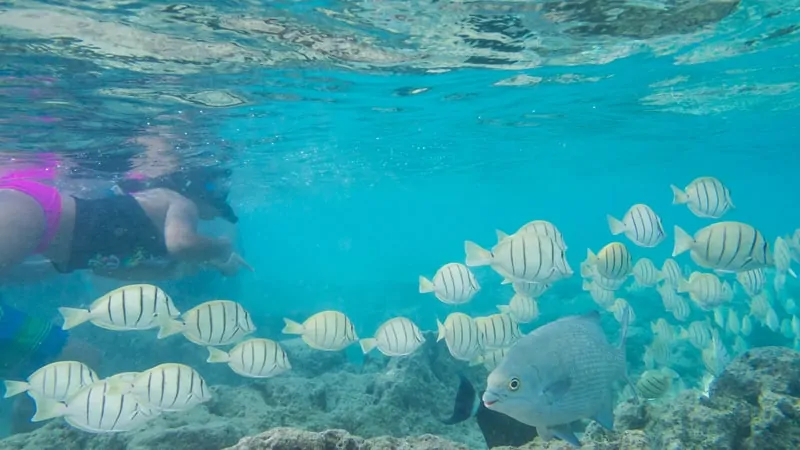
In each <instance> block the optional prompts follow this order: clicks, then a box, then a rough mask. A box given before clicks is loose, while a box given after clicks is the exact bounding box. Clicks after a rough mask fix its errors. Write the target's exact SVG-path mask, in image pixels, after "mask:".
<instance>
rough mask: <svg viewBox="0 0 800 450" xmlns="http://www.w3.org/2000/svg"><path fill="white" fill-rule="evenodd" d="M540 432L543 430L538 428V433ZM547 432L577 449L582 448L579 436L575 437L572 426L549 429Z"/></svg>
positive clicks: (558, 426) (566, 425) (557, 426)
mask: <svg viewBox="0 0 800 450" xmlns="http://www.w3.org/2000/svg"><path fill="white" fill-rule="evenodd" d="M539 430H541V428H537V431H539ZM547 432H548V433H549V434H550V436H555V437H557V438H559V439H561V440H562V441H564V442H568V443H570V444H572V445H574V446H576V447H580V446H581V441H579V440H578V436H575V433H573V432H572V427H571V425H570V424H565V425H556V426H553V427H548V428H547ZM540 433H541V431H540ZM540 436H541V434H540Z"/></svg>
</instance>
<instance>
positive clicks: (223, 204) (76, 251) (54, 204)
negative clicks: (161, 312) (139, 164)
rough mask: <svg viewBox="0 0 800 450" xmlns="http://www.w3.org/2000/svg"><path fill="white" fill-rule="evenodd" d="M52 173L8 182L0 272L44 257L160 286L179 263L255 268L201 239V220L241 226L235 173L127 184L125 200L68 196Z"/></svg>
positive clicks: (226, 270) (0, 190) (230, 270)
mask: <svg viewBox="0 0 800 450" xmlns="http://www.w3.org/2000/svg"><path fill="white" fill-rule="evenodd" d="M41 159H42V160H43V161H44V162H49V167H45V168H41V167H34V168H23V169H19V168H17V169H16V170H11V171H7V172H6V173H3V174H0V211H1V212H0V272H2V271H4V270H6V269H8V268H10V267H13V266H16V265H17V264H19V263H21V262H22V261H23V260H25V259H26V258H28V257H29V256H32V255H36V254H40V255H43V256H44V257H45V258H47V259H48V260H50V262H51V263H52V264H53V266H54V267H55V268H56V269H57V270H58V271H59V272H62V273H69V272H73V271H75V270H82V269H91V270H93V271H94V272H95V273H97V274H100V275H103V276H107V277H112V278H121V279H128V278H160V277H163V276H165V275H167V276H168V275H169V272H170V270H172V269H174V267H175V266H176V265H177V263H181V262H188V263H202V264H209V265H211V266H213V267H215V268H216V269H217V270H219V271H220V272H221V273H223V274H224V275H227V276H233V275H235V274H236V273H238V272H239V271H240V270H241V269H247V270H251V271H252V268H251V267H250V266H249V265H248V264H247V263H246V262H245V261H244V259H242V258H241V257H240V256H239V255H238V254H237V253H236V252H235V251H234V250H233V245H232V243H231V242H230V241H229V240H228V239H226V238H214V237H209V236H204V235H202V234H200V233H198V232H197V225H198V222H199V221H200V220H212V219H214V218H216V217H220V218H223V219H224V220H227V221H229V222H231V223H236V222H237V221H238V218H237V216H236V214H235V213H234V211H233V209H232V208H231V207H230V205H229V204H228V202H227V196H228V189H227V187H226V186H224V181H225V179H226V177H229V176H230V170H228V169H219V168H194V169H188V170H183V171H179V172H176V173H172V174H169V175H165V176H162V177H158V178H155V179H151V180H147V179H130V180H124V181H122V182H120V183H118V185H119V188H120V189H119V195H113V196H109V197H104V198H94V199H81V198H78V197H75V196H71V195H66V194H64V195H62V194H61V192H60V191H59V189H58V188H57V187H55V186H54V185H53V180H54V178H55V169H54V167H55V166H56V163H55V158H53V157H48V156H47V155H44V156H43V157H42V158H41Z"/></svg>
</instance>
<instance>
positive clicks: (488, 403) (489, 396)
mask: <svg viewBox="0 0 800 450" xmlns="http://www.w3.org/2000/svg"><path fill="white" fill-rule="evenodd" d="M482 400H483V406H485V407H487V408H491V407H492V406H493V405H495V404H497V402H499V401H500V396H499V395H497V394H494V393H492V392H489V391H486V392H484V393H483V398H482Z"/></svg>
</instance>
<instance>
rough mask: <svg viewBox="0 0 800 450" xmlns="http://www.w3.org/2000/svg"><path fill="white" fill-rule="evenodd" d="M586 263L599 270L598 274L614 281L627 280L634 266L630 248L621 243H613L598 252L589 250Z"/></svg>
mask: <svg viewBox="0 0 800 450" xmlns="http://www.w3.org/2000/svg"><path fill="white" fill-rule="evenodd" d="M586 263H587V264H588V265H590V266H595V267H596V268H597V273H598V274H600V275H601V276H603V277H606V278H610V279H612V280H619V279H623V278H627V276H628V275H630V273H631V269H632V267H633V264H632V262H631V254H630V252H629V251H628V247H625V244H623V243H621V242H612V243H610V244H608V245H606V246H605V247H603V248H602V249H600V251H599V252H597V255H595V254H594V253H593V252H592V250H591V249H589V250H587V254H586Z"/></svg>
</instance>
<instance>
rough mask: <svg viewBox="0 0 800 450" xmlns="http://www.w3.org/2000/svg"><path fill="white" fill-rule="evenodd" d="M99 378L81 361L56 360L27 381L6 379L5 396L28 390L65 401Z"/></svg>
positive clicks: (34, 393)
mask: <svg viewBox="0 0 800 450" xmlns="http://www.w3.org/2000/svg"><path fill="white" fill-rule="evenodd" d="M98 379H99V378H98V376H97V374H96V373H95V372H94V370H92V369H90V368H89V366H87V365H86V364H83V363H81V362H78V361H59V362H54V363H50V364H48V365H46V366H44V367H41V368H39V369H38V370H36V372H33V373H32V374H31V376H29V377H28V379H27V380H26V381H10V380H8V381H5V382H4V383H5V386H6V393H5V398H9V397H13V396H15V395H18V394H21V393H23V392H27V393H29V394H30V395H31V396H36V397H38V398H48V399H51V400H55V401H58V402H63V401H65V400H66V399H68V398H69V397H70V396H71V395H73V394H75V393H76V392H78V391H79V390H80V389H81V388H83V387H85V386H88V385H90V384H92V383H94V382H95V381H97V380H98Z"/></svg>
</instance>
